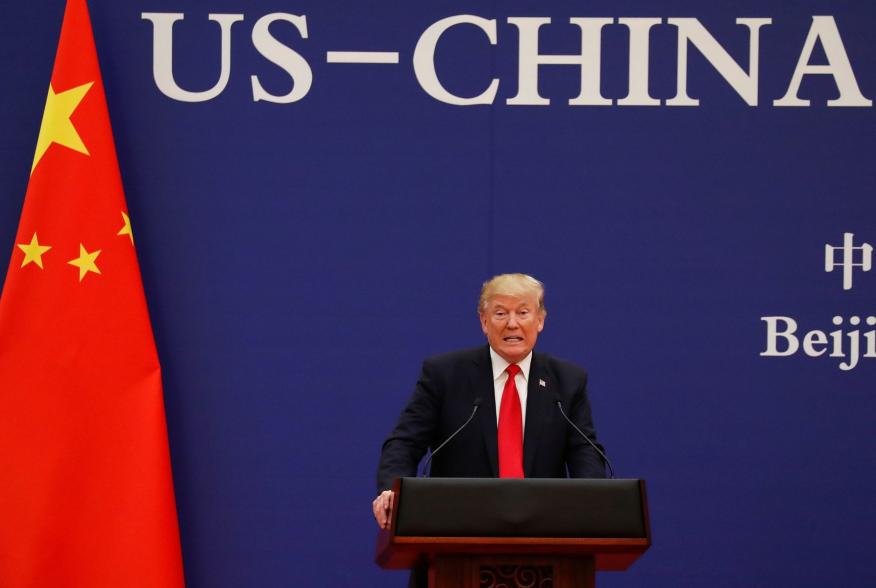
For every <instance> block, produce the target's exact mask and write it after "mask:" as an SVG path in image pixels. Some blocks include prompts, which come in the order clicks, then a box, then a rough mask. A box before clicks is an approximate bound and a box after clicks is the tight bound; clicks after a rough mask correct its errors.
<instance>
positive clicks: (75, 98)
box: [30, 82, 94, 173]
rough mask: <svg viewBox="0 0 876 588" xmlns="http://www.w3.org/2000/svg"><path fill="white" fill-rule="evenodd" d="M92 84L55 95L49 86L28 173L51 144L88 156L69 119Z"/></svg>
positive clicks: (31, 171)
mask: <svg viewBox="0 0 876 588" xmlns="http://www.w3.org/2000/svg"><path fill="white" fill-rule="evenodd" d="M92 84H94V82H89V83H87V84H82V85H81V86H76V87H75V88H71V89H69V90H65V91H64V92H61V93H60V94H55V90H54V89H53V88H52V85H51V84H49V95H48V97H47V98H46V109H45V110H44V111H43V122H42V123H41V124H40V135H39V138H38V139H37V146H36V153H35V154H34V156H33V165H31V166H30V173H33V170H34V169H35V168H36V166H37V164H38V163H39V162H40V159H42V158H43V155H45V153H46V150H47V149H48V148H49V146H50V145H51V144H52V143H57V144H58V145H64V146H65V147H69V148H70V149H73V150H74V151H78V152H79V153H84V154H85V155H88V149H86V147H85V144H84V143H83V142H82V138H81V137H80V136H79V133H78V132H77V131H76V127H74V126H73V122H72V121H71V120H70V117H71V116H73V111H75V110H76V108H77V107H78V106H79V103H80V102H82V99H83V98H84V97H85V93H86V92H88V90H89V88H91V86H92Z"/></svg>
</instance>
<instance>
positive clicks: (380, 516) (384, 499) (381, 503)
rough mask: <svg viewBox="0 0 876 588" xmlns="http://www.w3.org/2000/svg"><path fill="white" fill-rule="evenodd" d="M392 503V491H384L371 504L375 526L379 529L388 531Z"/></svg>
mask: <svg viewBox="0 0 876 588" xmlns="http://www.w3.org/2000/svg"><path fill="white" fill-rule="evenodd" d="M392 503H393V493H392V490H384V491H383V492H381V493H380V494H379V495H378V496H377V498H375V499H374V502H372V503H371V509H372V510H373V511H374V520H376V521H377V526H378V527H380V528H381V529H389V521H390V519H391V518H392Z"/></svg>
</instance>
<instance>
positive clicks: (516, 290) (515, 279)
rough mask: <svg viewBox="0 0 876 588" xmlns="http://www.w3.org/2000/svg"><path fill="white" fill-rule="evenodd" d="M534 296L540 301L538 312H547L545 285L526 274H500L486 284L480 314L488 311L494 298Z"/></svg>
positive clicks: (483, 289) (481, 299) (480, 303)
mask: <svg viewBox="0 0 876 588" xmlns="http://www.w3.org/2000/svg"><path fill="white" fill-rule="evenodd" d="M532 295H534V296H535V298H536V300H538V310H539V311H540V312H547V309H546V308H545V306H544V284H542V283H541V282H539V281H538V280H536V279H535V278H533V277H532V276H528V275H526V274H500V275H498V276H495V277H493V278H490V279H489V280H487V281H486V282H484V287H483V288H481V297H480V298H479V299H478V313H479V314H480V313H482V312H484V311H485V310H486V309H487V304H488V303H489V302H490V300H491V299H492V298H493V297H494V296H515V297H517V298H522V297H524V296H532Z"/></svg>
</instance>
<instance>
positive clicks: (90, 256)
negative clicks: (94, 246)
mask: <svg viewBox="0 0 876 588" xmlns="http://www.w3.org/2000/svg"><path fill="white" fill-rule="evenodd" d="M100 251H101V250H100V249H98V250H97V251H95V252H94V253H89V252H88V251H86V250H85V247H83V246H82V243H80V244H79V257H77V258H76V259H71V260H70V261H68V262H67V263H69V264H70V265H75V266H76V267H78V268H79V281H80V282H81V281H82V278H84V277H85V274H87V273H88V272H94V273H96V274H100V269H99V268H98V267H97V264H96V263H95V262H94V260H96V259H97V256H98V255H100Z"/></svg>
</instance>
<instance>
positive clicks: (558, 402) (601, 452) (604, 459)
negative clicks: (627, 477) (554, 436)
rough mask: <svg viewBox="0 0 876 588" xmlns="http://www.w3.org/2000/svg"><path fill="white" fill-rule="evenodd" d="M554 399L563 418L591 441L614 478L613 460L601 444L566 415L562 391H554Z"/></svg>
mask: <svg viewBox="0 0 876 588" xmlns="http://www.w3.org/2000/svg"><path fill="white" fill-rule="evenodd" d="M554 400H555V401H556V403H557V408H559V409H560V414H561V415H563V418H564V419H566V422H567V423H569V424H570V425H572V428H573V429H575V430H576V431H578V434H579V435H581V436H582V437H584V440H585V441H587V442H588V443H590V446H591V447H593V449H595V450H596V453H598V454H599V457H601V458H602V462H603V463H604V464H605V465H607V466H608V472H609V477H610V478H612V479H613V478H614V468H613V467H611V462H610V461H608V458H607V457H606V456H605V453H604V452H603V451H602V450H601V449H600V448H599V446H598V445H597V444H596V443H594V442H593V439H591V438H590V437H588V436H587V435H585V434H584V431H582V430H581V429H579V428H578V425H576V424H575V423H573V422H572V419H570V418H569V417H567V416H566V411H564V410H563V401H562V400H561V399H560V393H559V392H556V391H554Z"/></svg>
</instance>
